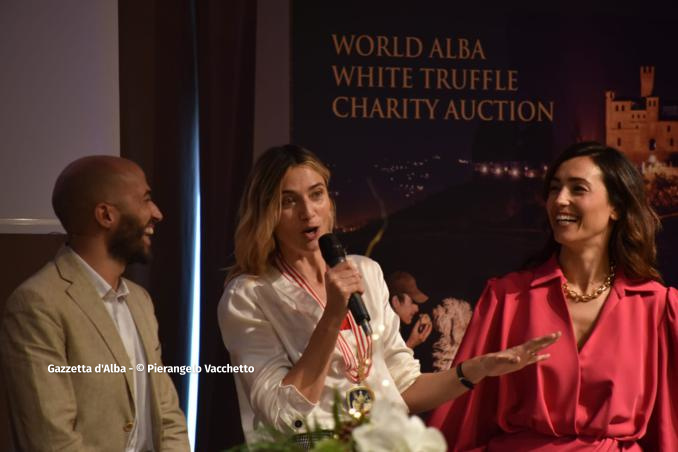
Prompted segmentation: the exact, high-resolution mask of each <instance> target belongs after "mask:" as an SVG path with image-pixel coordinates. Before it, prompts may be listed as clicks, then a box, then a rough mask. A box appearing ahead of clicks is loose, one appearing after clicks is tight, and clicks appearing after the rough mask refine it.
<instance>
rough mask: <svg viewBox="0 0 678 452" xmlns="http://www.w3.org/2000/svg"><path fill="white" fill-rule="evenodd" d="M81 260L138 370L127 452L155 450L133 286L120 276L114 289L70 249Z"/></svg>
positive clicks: (148, 386) (134, 375)
mask: <svg viewBox="0 0 678 452" xmlns="http://www.w3.org/2000/svg"><path fill="white" fill-rule="evenodd" d="M69 250H70V251H71V252H72V253H73V255H74V256H75V257H76V258H77V260H78V262H80V264H81V265H82V267H83V269H84V270H85V273H86V274H87V276H88V279H89V280H90V282H91V283H92V284H93V285H94V288H95V289H96V291H97V293H98V294H99V296H100V297H101V299H102V301H103V303H104V307H105V308H106V310H107V311H108V313H109V314H110V316H111V319H113V323H114V324H115V327H116V328H117V329H118V333H119V334H120V339H121V340H122V343H123V345H124V346H125V351H127V356H129V360H130V363H131V364H132V367H133V368H134V370H133V371H132V376H133V381H134V393H135V394H134V409H135V412H136V416H135V418H134V427H133V428H132V431H131V433H130V437H129V441H128V443H127V447H126V448H125V452H144V451H148V450H153V431H152V420H151V393H150V383H149V381H148V373H147V372H146V371H143V372H138V371H137V370H136V367H137V365H138V364H142V365H143V367H144V369H146V354H145V353H144V348H143V345H142V344H141V338H140V337H139V333H138V331H137V328H136V325H135V324H134V319H133V318H132V314H131V313H130V311H129V307H128V306H127V295H129V289H128V288H127V284H125V281H124V280H123V279H120V285H119V286H118V289H117V290H114V289H113V288H112V287H111V285H110V284H108V283H107V282H106V281H105V280H104V279H103V278H102V277H101V275H99V274H98V273H97V272H96V270H94V269H93V268H92V267H91V266H90V265H89V264H88V263H87V262H85V260H84V259H83V258H82V257H80V256H79V255H78V253H76V252H75V251H73V249H71V248H69Z"/></svg>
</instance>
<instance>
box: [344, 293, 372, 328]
mask: <svg viewBox="0 0 678 452" xmlns="http://www.w3.org/2000/svg"><path fill="white" fill-rule="evenodd" d="M348 309H349V310H350V311H351V314H353V318H354V319H355V321H356V322H357V323H358V325H360V326H361V328H362V329H363V331H364V332H365V335H366V336H372V328H371V327H370V314H369V313H368V312H367V308H366V307H365V303H363V300H362V299H361V298H360V294H357V293H352V294H351V297H350V298H349V299H348Z"/></svg>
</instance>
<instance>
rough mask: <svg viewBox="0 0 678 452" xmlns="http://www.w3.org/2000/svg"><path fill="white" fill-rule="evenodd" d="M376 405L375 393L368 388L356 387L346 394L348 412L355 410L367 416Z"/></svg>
mask: <svg viewBox="0 0 678 452" xmlns="http://www.w3.org/2000/svg"><path fill="white" fill-rule="evenodd" d="M373 403H374V392H373V391H372V390H371V389H370V388H368V387H367V386H354V387H353V388H351V389H349V390H348V392H347V393H346V406H347V408H348V410H354V411H357V412H359V413H362V414H367V413H369V411H370V410H371V409H372V404H373Z"/></svg>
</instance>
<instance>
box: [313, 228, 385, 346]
mask: <svg viewBox="0 0 678 452" xmlns="http://www.w3.org/2000/svg"><path fill="white" fill-rule="evenodd" d="M318 243H319V245H320V252H321V253H322V255H323V259H325V262H327V265H329V266H330V267H334V266H335V265H337V264H340V263H342V262H344V261H345V260H346V251H345V250H344V247H343V246H341V243H340V242H339V239H338V238H337V237H336V236H335V235H334V234H331V233H330V234H325V235H323V236H322V237H320V239H319V240H318ZM348 309H349V310H350V311H351V314H352V315H353V318H354V319H355V321H356V322H357V323H358V325H360V326H361V327H362V329H363V331H364V332H365V335H367V336H371V335H372V328H371V327H370V314H369V313H368V312H367V308H366V307H365V303H363V299H362V297H361V296H360V294H359V293H352V294H351V297H350V298H349V299H348Z"/></svg>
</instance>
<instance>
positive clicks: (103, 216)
mask: <svg viewBox="0 0 678 452" xmlns="http://www.w3.org/2000/svg"><path fill="white" fill-rule="evenodd" d="M118 216H119V212H118V209H116V208H115V206H113V205H112V204H108V203H106V202H100V203H98V204H97V205H96V206H94V219H95V221H96V222H97V224H99V226H101V227H102V228H104V229H110V228H112V227H113V225H114V224H115V223H116V222H117V221H118Z"/></svg>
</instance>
